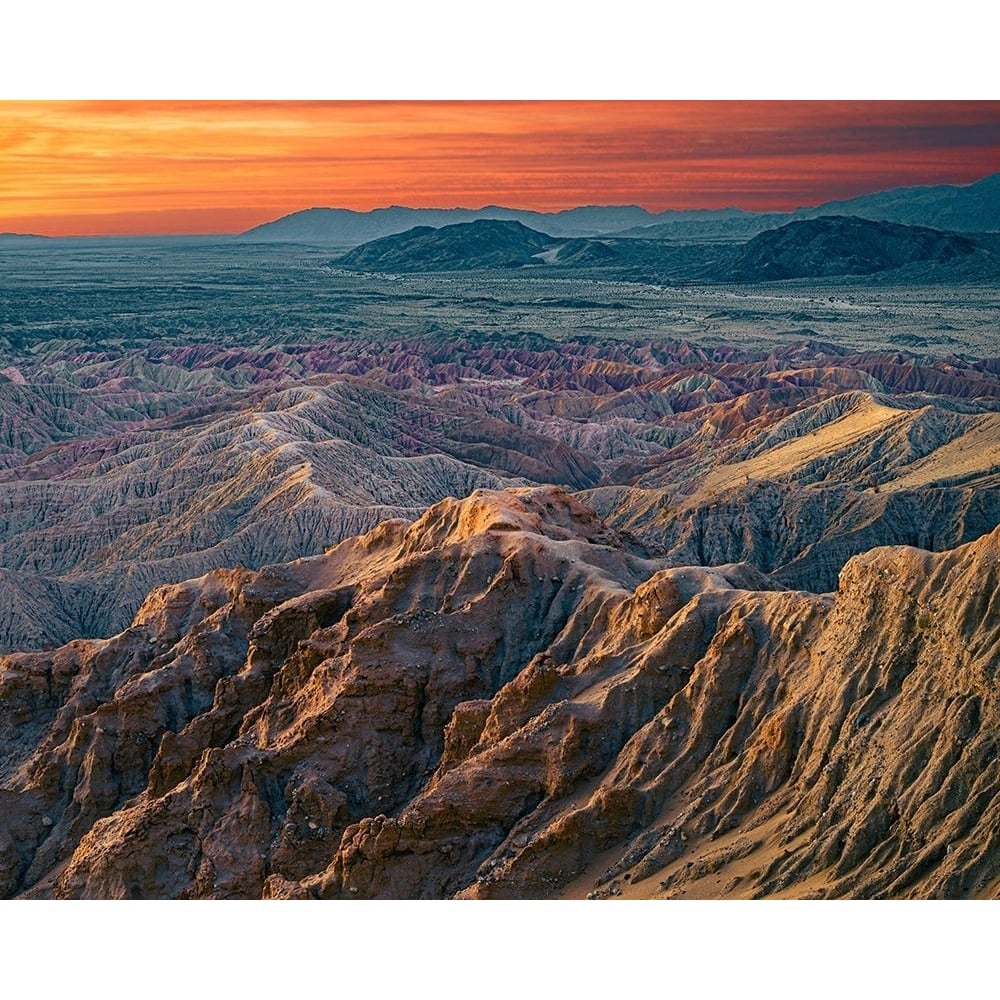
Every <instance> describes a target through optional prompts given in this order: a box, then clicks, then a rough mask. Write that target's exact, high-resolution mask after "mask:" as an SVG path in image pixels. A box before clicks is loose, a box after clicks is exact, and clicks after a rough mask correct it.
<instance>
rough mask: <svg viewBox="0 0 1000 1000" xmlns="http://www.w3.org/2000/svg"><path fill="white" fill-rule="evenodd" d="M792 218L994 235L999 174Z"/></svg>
mask: <svg viewBox="0 0 1000 1000" xmlns="http://www.w3.org/2000/svg"><path fill="white" fill-rule="evenodd" d="M795 215H796V216H799V217H805V216H807V215H809V216H819V215H857V216H860V217H862V218H866V219H878V220H883V221H886V222H900V223H904V224H905V225H910V226H931V227H933V228H935V229H949V230H952V231H955V232H963V233H984V232H996V231H997V230H1000V174H993V175H991V176H990V177H984V178H983V179H982V180H981V181H976V183H975V184H966V185H955V184H938V185H935V186H934V187H908V188H896V189H895V190H893V191H883V192H880V193H878V194H868V195H862V196H861V197H859V198H851V199H850V200H849V201H831V202H827V203H826V204H825V205H819V206H818V207H816V208H814V209H799V210H798V211H797V212H796V213H795Z"/></svg>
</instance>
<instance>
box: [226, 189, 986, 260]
mask: <svg viewBox="0 0 1000 1000" xmlns="http://www.w3.org/2000/svg"><path fill="white" fill-rule="evenodd" d="M822 215H854V216H858V217H860V218H865V219H872V220H875V221H884V222H896V223H901V224H904V225H914V226H928V227H930V228H937V229H946V230H951V231H955V232H996V231H1000V173H998V174H992V175H990V176H989V177H985V178H983V179H982V180H980V181H977V182H975V183H974V184H968V185H953V184H939V185H934V186H923V187H906V188H894V189H891V190H888V191H882V192H878V193H875V194H867V195H861V196H859V197H857V198H850V199H847V200H843V201H831V202H826V203H824V204H822V205H816V206H812V207H803V208H798V209H795V210H794V211H791V212H748V211H742V210H740V209H737V208H726V209H719V210H705V209H697V210H686V211H676V210H667V211H665V212H660V213H653V212H648V211H646V210H645V209H643V208H639V207H638V206H636V205H626V206H587V207H582V208H573V209H567V210H563V211H560V212H535V211H529V210H521V209H512V208H503V207H500V206H496V205H489V206H486V207H484V208H481V209H465V208H455V209H430V208H404V207H400V206H392V207H391V208H379V209H374V210H372V211H369V212H356V211H353V210H351V209H341V208H310V209H305V210H304V211H301V212H293V213H292V214H291V215H287V216H284V217H282V218H280V219H276V220H274V221H273V222H266V223H263V224H262V225H259V226H255V227H254V228H253V229H250V230H248V231H247V232H246V233H243V234H242V236H241V239H244V240H250V241H254V242H257V241H278V242H282V241H287V242H303V243H312V242H317V243H327V244H330V245H333V246H339V247H351V246H357V245H358V244H360V243H366V242H369V241H371V240H375V239H379V238H381V237H383V236H389V235H392V234H394V233H401V232H404V231H406V230H408V229H412V228H414V227H415V226H431V227H434V228H439V227H441V226H446V225H453V224H456V223H463V222H472V221H475V220H476V219H503V220H511V221H516V222H520V223H522V225H525V226H527V227H529V228H532V229H536V230H538V231H540V232H545V233H547V234H549V235H551V236H560V237H573V236H608V235H622V236H638V237H643V238H646V239H683V240H690V239H696V240H705V239H723V240H733V239H735V240H746V239H749V238H750V237H752V236H755V235H757V233H760V232H763V231H764V230H766V229H773V228H775V227H777V226H780V225H782V224H784V223H786V222H791V221H794V220H797V219H807V218H815V217H817V216H822Z"/></svg>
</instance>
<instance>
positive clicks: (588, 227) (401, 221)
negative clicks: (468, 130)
mask: <svg viewBox="0 0 1000 1000" xmlns="http://www.w3.org/2000/svg"><path fill="white" fill-rule="evenodd" d="M656 218H657V216H656V215H654V214H652V213H650V212H647V211H646V210H645V209H643V208H639V207H638V206H636V205H624V206H588V207H583V208H572V209H567V210H565V211H562V212H551V213H546V212H530V211H522V210H519V209H513V208H503V207H500V206H498V205H488V206H486V207H485V208H479V209H469V208H449V209H438V208H403V207H401V206H398V205H394V206H392V207H391V208H376V209H373V210H372V211H370V212H355V211H352V210H351V209H346V208H309V209H306V210H305V211H302V212H294V213H292V214H291V215H286V216H284V217H283V218H280V219H276V220H275V221H274V222H266V223H264V224H263V225H260V226H256V227H254V228H253V229H251V230H249V231H248V232H246V233H243V234H242V236H241V237H240V238H241V239H244V240H247V241H253V242H289V243H330V244H332V245H334V246H342V247H352V246H358V245H359V244H361V243H367V242H370V241H371V240H376V239H381V238H382V237H383V236H392V235H395V234H396V233H402V232H406V231H407V230H409V229H413V228H415V227H417V226H430V227H433V228H435V229H438V228H441V227H443V226H451V225H457V224H460V223H465V222H474V221H477V220H480V219H495V220H507V221H513V222H520V223H521V224H522V225H525V226H528V227H530V228H532V229H538V230H541V231H544V232H546V233H551V234H552V235H553V236H566V237H570V236H592V235H595V234H599V233H611V232H617V231H619V230H621V229H626V228H629V227H635V226H641V225H644V224H647V223H650V222H654V221H655V220H656Z"/></svg>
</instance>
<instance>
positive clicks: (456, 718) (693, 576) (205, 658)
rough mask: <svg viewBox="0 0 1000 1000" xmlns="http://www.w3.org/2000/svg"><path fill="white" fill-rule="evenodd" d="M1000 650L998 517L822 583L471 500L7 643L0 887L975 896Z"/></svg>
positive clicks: (985, 826) (565, 517) (132, 893)
mask: <svg viewBox="0 0 1000 1000" xmlns="http://www.w3.org/2000/svg"><path fill="white" fill-rule="evenodd" d="M998 663H1000V533H998V532H993V533H992V534H990V535H987V536H985V537H983V538H981V539H980V540H978V541H977V542H974V543H972V544H969V545H966V546H963V547H961V548H958V549H955V550H954V551H950V552H946V553H941V554H937V555H931V554H929V553H926V552H922V551H919V550H916V549H908V548H889V549H878V550H875V551H873V552H870V553H868V554H866V555H864V556H859V557H856V558H854V559H852V560H851V561H850V562H848V564H847V566H846V567H845V568H844V570H843V572H842V574H841V578H840V586H839V588H838V590H837V592H836V593H835V594H832V595H825V596H818V595H812V594H807V593H801V592H792V591H785V590H781V589H777V585H776V584H774V583H772V582H771V581H770V580H769V578H767V577H765V576H763V575H762V574H760V573H759V572H757V571H756V570H754V569H752V568H750V567H748V566H745V565H729V566H722V567H720V568H716V569H704V568H691V567H688V568H678V567H671V566H670V565H668V564H667V563H666V562H665V561H663V560H657V559H650V558H648V556H647V554H646V553H645V551H644V550H641V549H638V548H637V547H636V546H635V545H634V544H633V543H632V542H630V541H629V540H628V538H627V537H626V536H623V535H619V534H617V533H615V532H614V531H613V530H611V529H609V528H608V527H607V526H606V524H605V523H604V522H602V521H601V520H600V519H599V518H598V517H597V516H596V515H595V514H594V513H593V511H592V510H590V509H589V508H588V507H586V506H584V505H583V504H582V503H580V502H579V501H578V500H576V499H574V498H573V497H571V496H570V495H568V494H567V493H565V492H563V491H562V490H560V489H557V488H543V489H535V490H508V491H504V492H489V491H481V492H478V493H476V494H474V495H473V496H471V497H470V498H468V499H467V500H465V501H461V502H459V501H454V500H445V501H442V502H441V503H438V504H436V505H435V506H433V507H431V508H430V509H429V510H428V511H427V512H426V513H425V514H424V515H423V516H422V517H421V518H420V519H419V520H417V521H416V522H414V523H413V524H409V525H408V524H406V523H405V522H400V521H389V522H386V523H384V524H382V525H381V526H380V527H378V528H377V529H375V530H374V531H372V532H370V533H369V534H367V535H364V536H360V537H358V538H354V539H350V540H348V541H345V542H342V543H341V544H339V545H337V546H336V547H335V548H333V549H331V550H330V551H329V552H328V553H327V554H326V555H322V556H317V557H314V558H311V559H306V560H300V561H298V562H293V563H289V564H286V565H282V566H277V567H273V568H271V569H267V570H263V571H257V572H251V571H248V570H239V571H224V572H215V573H210V574H209V575H207V576H205V577H202V578H200V579H198V580H193V581H189V582H187V583H185V584H181V585H177V586H171V587H165V588H161V589H159V590H157V591H154V592H153V593H152V594H151V595H150V596H149V598H148V599H147V600H146V602H145V604H144V605H143V607H142V609H141V611H140V613H139V615H138V616H137V618H136V620H135V622H134V624H133V626H132V627H131V628H129V629H128V630H127V631H125V632H123V633H121V634H120V635H118V636H116V637H114V638H112V639H109V640H102V641H79V642H74V643H71V644H70V645H68V646H65V647H62V648H61V649H59V650H56V651H54V652H52V653H38V654H13V655H10V656H7V657H4V658H3V659H2V660H0V727H2V728H0V759H2V764H0V768H2V770H0V775H2V787H0V882H2V884H0V888H2V892H3V894H4V895H7V896H13V895H27V896H39V897H48V896H54V897H92V898H93V897H98V898H103V897H115V898H118V897H158V898H159V897H216V898H218V897H234V898H245V897H249V898H260V897H261V896H265V897H276V898H279V897H280V898H293V897H294V898H299V897H343V898H371V897H383V898H384V897H396V898H409V897H443V896H453V895H464V896H477V897H499V896H502V897H508V896H509V897H543V896H551V895H558V894H569V895H580V896H583V895H587V894H588V893H590V894H597V895H609V896H615V895H626V896H627V895H638V896H657V895H688V896H699V895H701V896H712V895H729V896H774V895H794V896H803V895H819V896H872V895H895V896H970V895H988V896H993V895H997V894H998V881H997V880H998V879H1000V844H998V842H997V833H996V831H997V830H998V829H1000V824H998V823H997V810H998V809H1000V784H998V780H1000V772H998V771H997V763H996V732H997V722H998V719H997V709H996V698H995V696H994V688H995V686H996V677H995V673H996V669H997V665H998Z"/></svg>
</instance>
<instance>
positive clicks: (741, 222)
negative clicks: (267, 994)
mask: <svg viewBox="0 0 1000 1000" xmlns="http://www.w3.org/2000/svg"><path fill="white" fill-rule="evenodd" d="M827 215H854V216H857V217H859V218H863V219H872V220H874V221H879V222H898V223H901V224H903V225H908V226H929V227H931V228H934V229H947V230H951V231H953V232H962V233H989V232H998V231H1000V174H992V175H991V176H989V177H985V178H983V179H982V180H981V181H976V183H974V184H966V185H956V184H938V185H935V186H933V187H906V188H894V189H893V190H891V191H880V192H878V193H876V194H866V195H861V196H859V197H857V198H850V199H847V200H845V201H829V202H826V203H825V204H822V205H817V206H815V207H803V208H797V209H795V211H793V212H743V211H741V210H740V209H738V208H725V209H721V210H719V211H689V212H663V213H662V214H661V215H660V216H659V218H658V219H657V221H656V222H654V223H652V224H649V225H641V226H638V227H633V228H631V229H627V230H623V231H622V232H620V233H616V234H615V235H616V236H625V237H643V238H646V239H674V240H693V239H698V240H745V239H749V238H751V237H753V236H756V235H757V234H758V233H762V232H765V231H766V230H768V229H773V228H775V227H777V226H781V225H783V224H784V223H787V222H792V221H795V220H799V219H815V218H820V217H821V216H827Z"/></svg>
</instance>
